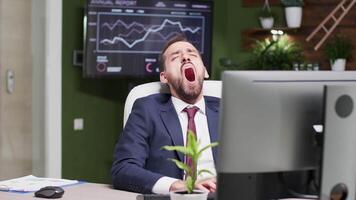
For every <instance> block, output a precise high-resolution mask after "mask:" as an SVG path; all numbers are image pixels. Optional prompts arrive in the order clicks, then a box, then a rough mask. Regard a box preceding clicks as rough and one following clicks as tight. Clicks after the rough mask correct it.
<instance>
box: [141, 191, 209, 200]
mask: <svg viewBox="0 0 356 200" xmlns="http://www.w3.org/2000/svg"><path fill="white" fill-rule="evenodd" d="M215 196H216V193H209V194H208V200H215V199H216V197H215ZM136 200H170V196H169V194H139V195H137V196H136Z"/></svg>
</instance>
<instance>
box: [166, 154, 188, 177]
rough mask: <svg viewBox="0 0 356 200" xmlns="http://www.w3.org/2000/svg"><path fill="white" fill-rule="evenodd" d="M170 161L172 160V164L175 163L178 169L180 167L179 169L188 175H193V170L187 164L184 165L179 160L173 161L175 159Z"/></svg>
mask: <svg viewBox="0 0 356 200" xmlns="http://www.w3.org/2000/svg"><path fill="white" fill-rule="evenodd" d="M169 160H171V161H172V162H174V163H175V164H176V165H177V167H178V168H179V169H182V170H184V171H186V172H187V174H190V173H191V169H190V167H189V166H188V165H187V164H185V163H183V162H181V161H179V160H177V159H173V158H170V159H169Z"/></svg>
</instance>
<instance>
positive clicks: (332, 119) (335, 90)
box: [320, 85, 356, 200]
mask: <svg viewBox="0 0 356 200" xmlns="http://www.w3.org/2000/svg"><path fill="white" fill-rule="evenodd" d="M325 88H326V89H325V96H324V97H325V115H324V116H325V119H324V120H325V121H324V130H325V131H324V145H323V158H322V168H321V169H322V178H321V192H320V193H321V194H320V195H321V198H320V199H322V200H324V199H328V200H329V199H335V200H336V199H340V200H342V199H347V200H351V199H352V200H354V199H355V182H356V112H355V111H356V110H355V109H356V104H355V103H356V86H340V85H334V86H325ZM346 195H347V197H346Z"/></svg>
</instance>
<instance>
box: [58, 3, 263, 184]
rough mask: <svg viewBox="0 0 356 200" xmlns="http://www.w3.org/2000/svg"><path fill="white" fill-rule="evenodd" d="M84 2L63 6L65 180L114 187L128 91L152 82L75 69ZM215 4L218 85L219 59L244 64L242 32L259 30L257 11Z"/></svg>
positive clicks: (214, 37)
mask: <svg viewBox="0 0 356 200" xmlns="http://www.w3.org/2000/svg"><path fill="white" fill-rule="evenodd" d="M85 2H86V1H85V0H75V1H73V0H63V49H62V56H63V58H62V65H63V66H62V68H63V69H62V95H63V96H62V151H63V152H62V156H63V158H62V159H63V164H62V165H63V166H62V169H63V171H62V174H63V177H64V178H70V179H79V180H85V181H90V182H99V183H110V167H111V162H112V154H113V150H114V145H115V142H116V140H117V138H118V136H119V134H120V133H121V131H122V114H123V106H124V101H125V98H126V96H127V94H128V88H129V87H130V86H131V85H132V84H139V83H144V82H148V81H152V80H133V79H84V78H82V71H81V69H80V67H76V66H73V65H72V53H73V50H76V49H82V48H83V47H82V45H83V37H82V35H83V25H82V19H83V9H84V5H85ZM214 4H215V10H214V31H213V70H212V78H213V79H219V77H220V70H221V69H220V66H219V62H218V59H219V58H221V57H229V58H232V59H233V60H235V61H238V62H239V61H241V60H244V59H246V57H247V54H246V53H244V52H243V51H242V50H241V48H240V45H241V35H240V31H241V30H243V29H245V28H247V27H258V21H257V17H256V14H255V12H256V9H251V8H242V7H241V5H240V4H241V3H240V0H216V1H215V2H214ZM251 10H252V12H251ZM75 118H83V119H84V130H82V131H74V130H73V120H74V119H75Z"/></svg>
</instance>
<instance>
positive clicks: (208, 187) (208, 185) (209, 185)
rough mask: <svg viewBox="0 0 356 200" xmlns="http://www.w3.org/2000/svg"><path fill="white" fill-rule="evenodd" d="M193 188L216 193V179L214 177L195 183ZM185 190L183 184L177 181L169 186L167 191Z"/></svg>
mask: <svg viewBox="0 0 356 200" xmlns="http://www.w3.org/2000/svg"><path fill="white" fill-rule="evenodd" d="M195 188H196V189H199V190H203V191H208V192H216V178H215V177H214V178H209V179H204V180H200V181H197V182H196V183H195ZM186 189H187V187H186V186H185V182H184V181H182V180H177V181H176V182H174V183H173V184H172V185H171V187H170V188H169V191H177V190H186Z"/></svg>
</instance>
